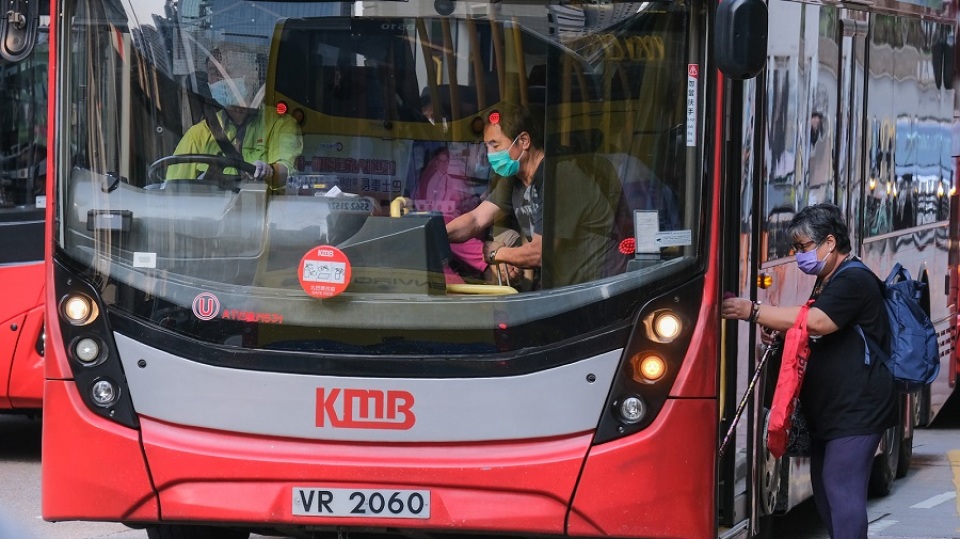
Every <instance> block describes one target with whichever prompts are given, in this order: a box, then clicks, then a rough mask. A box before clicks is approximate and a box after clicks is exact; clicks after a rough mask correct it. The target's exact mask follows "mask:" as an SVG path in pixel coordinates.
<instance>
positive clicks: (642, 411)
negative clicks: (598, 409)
mask: <svg viewBox="0 0 960 539" xmlns="http://www.w3.org/2000/svg"><path fill="white" fill-rule="evenodd" d="M645 415H647V406H646V405H645V404H644V403H643V399H641V398H640V397H635V396H630V397H626V398H625V399H623V401H622V402H621V403H620V420H621V421H623V422H624V423H629V424H633V423H639V422H640V421H641V420H642V419H643V416H645Z"/></svg>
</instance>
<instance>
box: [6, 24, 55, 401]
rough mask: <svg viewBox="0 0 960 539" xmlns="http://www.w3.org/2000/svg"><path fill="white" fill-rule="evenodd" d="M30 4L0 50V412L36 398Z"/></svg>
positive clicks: (37, 31)
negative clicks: (25, 29)
mask: <svg viewBox="0 0 960 539" xmlns="http://www.w3.org/2000/svg"><path fill="white" fill-rule="evenodd" d="M35 9H36V11H37V12H36V13H35V14H32V18H31V20H33V21H35V22H34V24H33V25H31V27H30V31H31V33H32V38H31V39H29V40H23V41H13V40H10V41H9V42H8V43H6V44H5V45H4V46H3V47H0V297H2V298H3V301H2V302H0V327H2V328H3V330H2V331H0V412H5V411H14V412H18V413H37V412H39V411H40V406H41V402H42V398H43V349H44V331H43V317H44V309H43V298H44V281H45V279H46V276H45V272H44V269H43V256H44V252H43V251H44V247H43V246H44V241H43V237H44V216H45V213H46V210H45V207H46V175H47V145H46V137H47V132H46V128H47V122H46V118H47V109H46V107H47V55H48V53H49V51H48V46H47V36H48V20H49V17H48V16H47V13H48V10H47V7H46V6H43V7H42V9H41V8H40V6H36V7H35ZM21 43H22V44H21Z"/></svg>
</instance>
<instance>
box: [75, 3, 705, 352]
mask: <svg viewBox="0 0 960 539" xmlns="http://www.w3.org/2000/svg"><path fill="white" fill-rule="evenodd" d="M67 5H68V7H67V9H68V11H69V10H71V9H72V10H73V11H72V12H68V13H66V14H65V19H64V20H65V21H69V27H68V28H66V29H65V34H64V37H65V39H66V43H65V44H64V46H63V47H62V50H63V62H62V64H61V66H60V69H61V70H62V71H63V73H62V75H61V78H60V80H62V81H63V82H62V84H63V92H62V102H61V103H60V107H62V108H64V109H65V110H69V111H70V112H69V113H68V114H64V118H67V119H68V120H67V122H68V125H63V126H61V138H60V140H59V148H58V154H59V155H60V156H62V157H61V158H60V159H59V161H58V168H57V188H58V191H57V192H58V195H57V196H58V200H57V203H58V206H57V216H58V221H57V227H58V228H57V230H58V234H57V238H56V240H57V244H58V247H59V252H60V253H62V255H63V256H64V257H65V259H67V260H69V261H70V263H72V264H75V265H76V267H78V268H81V269H82V268H86V273H87V275H88V276H89V277H90V278H91V282H96V283H98V286H100V287H101V288H102V289H103V291H105V292H107V293H104V295H103V296H104V298H105V301H106V302H107V303H108V305H109V307H110V308H111V312H114V313H117V314H118V315H122V316H125V317H127V318H129V319H135V320H140V321H148V322H152V323H154V324H157V325H159V326H162V327H164V328H166V329H169V330H173V331H177V332H180V333H182V334H184V335H187V336H191V337H193V338H197V339H200V340H203V341H207V342H214V343H218V344H222V345H225V346H236V347H251V348H264V347H265V348H271V347H273V348H287V349H297V350H310V351H326V352H355V353H364V354H366V353H372V354H384V353H415V354H431V353H437V354H449V353H453V352H457V351H469V352H470V353H477V352H481V353H482V352H484V351H489V352H495V351H503V350H509V349H515V348H519V347H522V346H530V345H538V344H542V345H545V344H549V343H551V342H556V341H557V340H558V339H565V338H570V337H576V336H577V335H584V334H588V333H595V332H597V331H600V330H602V329H603V328H606V327H610V325H611V324H616V323H618V322H623V321H626V320H628V319H629V317H630V316H631V314H630V313H631V312H632V310H633V309H635V307H636V302H637V301H638V299H636V298H638V297H639V296H638V295H637V293H636V292H637V291H638V290H641V289H644V288H647V289H650V290H653V289H659V288H661V287H662V286H664V283H666V282H668V281H671V282H675V281H678V280H682V279H689V278H691V277H692V276H693V275H695V274H696V273H698V272H700V271H701V270H702V267H703V261H704V253H703V252H702V244H703V242H702V236H703V234H704V231H703V230H702V229H701V226H702V223H703V222H705V221H704V212H705V211H707V208H704V207H703V204H702V202H701V201H702V199H703V196H702V193H703V189H704V185H703V182H704V177H705V175H704V171H703V170H702V165H701V161H702V159H701V156H702V155H703V148H702V147H701V142H700V141H702V140H704V137H703V115H704V107H703V105H702V103H701V100H700V98H699V97H698V96H701V95H704V93H703V90H702V88H703V85H704V82H705V81H704V80H703V77H700V75H699V73H700V71H701V70H703V72H704V73H705V72H706V70H705V69H703V68H704V61H705V60H704V58H705V46H704V43H703V42H702V39H703V38H702V35H703V34H704V32H703V31H702V29H703V27H704V26H703V25H704V24H705V17H706V12H705V10H704V9H703V8H702V7H699V6H698V5H697V4H695V3H684V2H668V1H662V2H658V1H655V2H637V3H633V2H630V3H583V4H575V3H574V4H558V3H549V4H546V3H545V4H543V5H536V4H530V3H529V2H514V1H511V0H507V1H504V2H497V3H491V4H489V5H485V4H467V3H454V2H440V1H438V2H433V1H426V0H411V1H409V2H362V1H361V2H349V3H337V2H317V3H310V2H246V1H238V0H209V1H200V2H179V3H170V2H167V3H166V4H160V3H155V2H147V1H145V0H132V1H130V2H126V3H123V4H122V7H121V4H111V5H110V6H106V5H104V4H102V3H100V2H93V1H89V0H78V1H77V2H71V3H68V4H67ZM111 6H113V7H111ZM515 117H523V118H529V119H530V121H531V124H532V125H534V126H535V127H534V128H531V129H528V130H526V131H524V133H527V135H528V137H527V138H524V137H522V136H521V135H520V134H518V135H517V136H516V137H511V138H512V142H510V143H508V144H504V145H503V147H500V148H496V150H497V152H498V153H499V152H500V151H501V150H502V151H505V152H506V153H507V154H508V158H509V159H508V161H515V162H518V163H519V165H520V166H521V167H524V166H527V165H528V164H529V163H530V160H531V157H530V156H531V155H542V156H543V158H542V161H540V162H539V165H536V166H534V167H533V169H535V170H536V172H535V174H531V175H530V176H529V178H527V179H526V180H521V179H520V178H521V177H520V176H515V175H514V174H515V173H514V172H512V171H510V170H509V166H508V167H507V171H506V172H505V171H504V169H502V168H501V169H497V168H496V167H494V166H492V165H491V163H492V160H491V159H488V155H492V154H491V152H493V151H494V146H493V145H491V141H490V140H489V139H488V137H486V135H485V128H486V127H489V126H490V125H494V124H496V127H497V128H498V129H502V132H503V133H507V132H508V129H509V125H510V124H511V122H513V121H514V119H515ZM527 142H529V143H530V146H529V148H530V149H529V150H528V149H523V150H522V151H521V150H520V149H515V148H514V145H517V144H525V143H527ZM524 148H528V147H526V146H525V147H524ZM508 165H509V163H508ZM498 170H499V172H500V173H498ZM521 170H522V169H521ZM490 208H494V211H492V213H489V209H490ZM485 211H487V212H488V213H489V214H490V215H492V217H491V219H490V222H489V223H487V222H483V225H484V226H482V230H480V231H479V232H476V233H474V234H472V235H470V237H468V238H454V241H452V240H451V238H453V237H454V236H453V233H450V235H449V236H448V230H447V229H448V228H449V227H450V226H453V225H450V223H451V222H453V221H455V220H456V219H458V218H459V217H461V216H464V215H469V216H473V215H480V214H483V215H487V213H484V212H485ZM478 222H480V221H478ZM531 244H532V245H534V246H536V247H535V249H536V250H535V251H534V252H535V253H536V255H537V256H538V259H535V260H533V261H532V262H530V263H525V264H517V270H516V271H514V272H511V271H506V270H501V268H500V264H499V260H498V258H497V257H496V254H495V252H496V251H497V250H501V253H506V252H508V251H510V250H511V248H513V249H520V248H522V247H524V246H527V248H528V249H534V247H530V245H531ZM507 269H509V268H507ZM598 304H602V305H603V306H604V307H603V308H596V307H597V305H598ZM563 320H571V321H574V320H575V321H576V322H575V323H571V324H562V325H560V324H556V323H553V322H558V321H563ZM544 322H546V323H544ZM508 327H509V328H527V330H526V331H523V330H519V329H518V331H517V332H516V333H515V334H516V335H517V338H516V339H504V338H498V332H502V331H503V330H504V328H508ZM251 328H256V329H255V330H251ZM520 334H523V338H522V339H521V338H520V337H519V335H520ZM501 337H502V336H501Z"/></svg>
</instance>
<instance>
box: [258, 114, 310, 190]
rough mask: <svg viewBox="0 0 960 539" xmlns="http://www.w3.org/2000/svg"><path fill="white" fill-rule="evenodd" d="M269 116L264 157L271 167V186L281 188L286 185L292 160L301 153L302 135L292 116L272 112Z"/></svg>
mask: <svg viewBox="0 0 960 539" xmlns="http://www.w3.org/2000/svg"><path fill="white" fill-rule="evenodd" d="M271 112H272V111H271ZM268 114H269V113H268ZM270 117H271V118H272V119H273V121H272V125H270V127H269V132H268V135H269V136H268V137H267V140H266V153H267V156H266V157H267V162H268V163H269V164H270V166H271V167H272V168H273V175H272V177H271V178H269V182H270V186H271V187H274V188H282V187H285V186H286V185H287V176H289V175H290V172H291V171H292V170H293V161H294V160H295V159H296V158H297V156H299V155H300V154H302V153H303V135H302V134H301V133H300V126H299V125H297V121H296V120H294V119H293V117H292V116H280V115H278V114H276V113H275V112H273V114H272V115H271V116H270Z"/></svg>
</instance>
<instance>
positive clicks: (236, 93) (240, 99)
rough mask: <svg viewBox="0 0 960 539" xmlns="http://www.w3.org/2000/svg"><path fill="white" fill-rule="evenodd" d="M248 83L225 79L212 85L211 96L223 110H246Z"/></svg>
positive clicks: (240, 80)
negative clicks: (235, 108)
mask: <svg viewBox="0 0 960 539" xmlns="http://www.w3.org/2000/svg"><path fill="white" fill-rule="evenodd" d="M246 94H247V82H246V81H245V80H244V79H223V80H219V81H217V82H214V83H211V84H210V95H211V96H212V97H213V100H214V101H216V102H217V103H219V104H220V106H221V107H223V108H228V107H240V108H246V107H248V106H249V105H248V104H247V102H246V99H245V98H246Z"/></svg>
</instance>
